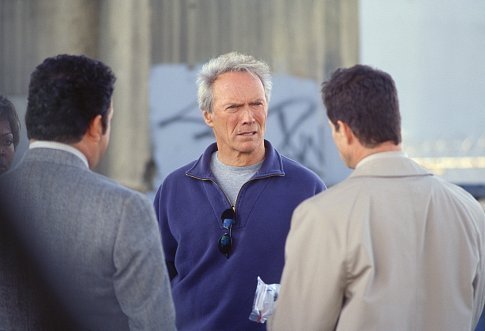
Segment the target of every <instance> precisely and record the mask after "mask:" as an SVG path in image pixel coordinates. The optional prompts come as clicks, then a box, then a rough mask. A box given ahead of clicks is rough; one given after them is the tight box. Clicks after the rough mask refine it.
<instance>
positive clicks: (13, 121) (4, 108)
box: [0, 95, 20, 148]
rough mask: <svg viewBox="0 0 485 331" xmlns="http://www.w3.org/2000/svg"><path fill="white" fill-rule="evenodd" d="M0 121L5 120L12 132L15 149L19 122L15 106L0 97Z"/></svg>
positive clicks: (17, 141)
mask: <svg viewBox="0 0 485 331" xmlns="http://www.w3.org/2000/svg"><path fill="white" fill-rule="evenodd" d="M0 120H7V121H8V124H9V125H10V130H12V135H13V146H14V147H15V148H17V145H18V144H19V141H20V121H19V117H18V115H17V111H16V110H15V106H14V105H13V103H12V102H10V100H8V99H7V98H6V97H4V96H3V95H0Z"/></svg>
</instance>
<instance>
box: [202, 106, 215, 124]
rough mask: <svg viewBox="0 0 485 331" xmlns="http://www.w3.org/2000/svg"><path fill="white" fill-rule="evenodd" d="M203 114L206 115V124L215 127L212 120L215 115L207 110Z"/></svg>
mask: <svg viewBox="0 0 485 331" xmlns="http://www.w3.org/2000/svg"><path fill="white" fill-rule="evenodd" d="M203 114H204V122H205V124H207V125H208V126H210V127H211V128H212V127H214V122H213V120H212V116H213V114H212V113H210V112H208V111H207V110H204V111H203Z"/></svg>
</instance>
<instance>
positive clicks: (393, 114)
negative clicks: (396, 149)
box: [322, 64, 401, 147]
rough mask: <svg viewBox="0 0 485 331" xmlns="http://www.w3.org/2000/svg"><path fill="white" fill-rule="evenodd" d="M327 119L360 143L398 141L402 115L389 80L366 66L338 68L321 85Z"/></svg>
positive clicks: (370, 144) (399, 139) (392, 83)
mask: <svg viewBox="0 0 485 331" xmlns="http://www.w3.org/2000/svg"><path fill="white" fill-rule="evenodd" d="M322 99H323V103H324V104H325V108H326V109H327V116H328V119H329V120H330V121H331V122H332V123H333V125H335V127H336V129H337V130H338V129H339V128H338V125H337V121H342V122H344V123H346V124H347V125H348V126H349V127H350V128H351V129H352V132H353V133H354V134H355V136H356V137H357V138H358V139H359V141H360V142H361V144H363V145H364V146H366V147H375V146H376V145H378V144H380V143H383V142H385V141H392V142H394V143H395V144H396V145H398V144H399V143H400V142H401V115H400V113H399V101H398V97H397V90H396V86H395V84H394V80H393V79H392V77H391V76H390V75H389V74H387V73H385V72H383V71H381V70H378V69H374V68H371V67H369V66H366V65H360V64H359V65H355V66H353V67H351V68H339V69H337V70H336V71H334V73H333V74H332V76H331V78H330V80H328V81H326V82H324V83H323V84H322Z"/></svg>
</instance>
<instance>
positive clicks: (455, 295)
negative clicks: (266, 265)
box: [270, 65, 485, 331]
mask: <svg viewBox="0 0 485 331" xmlns="http://www.w3.org/2000/svg"><path fill="white" fill-rule="evenodd" d="M322 94H323V100H324V103H325V106H326V109H327V116H328V118H329V123H330V126H331V128H332V135H333V139H334V141H335V144H336V146H337V148H338V150H339V152H340V154H341V157H342V159H343V160H344V162H345V163H346V165H347V166H348V167H350V168H352V169H354V171H353V173H352V174H351V175H350V176H349V178H347V179H346V180H344V181H343V182H341V183H340V184H338V185H336V186H334V187H332V188H330V189H329V190H327V191H325V192H322V193H320V194H319V195H317V196H315V197H313V198H310V199H308V200H306V201H305V202H303V203H302V204H300V206H299V207H298V208H297V209H296V210H295V212H294V214H293V218H292V224H291V230H290V233H289V236H288V239H287V242H286V263H285V268H284V271H283V276H282V284H281V293H280V296H279V298H278V301H277V306H276V311H275V314H274V316H273V318H272V320H271V321H270V328H271V329H272V330H339V331H344V330H346V331H351V330H352V331H355V330H361V331H363V330H393V331H396V330H426V331H432V330H440V331H443V330H445V331H446V330H449V331H456V330H473V329H474V328H475V326H476V324H477V322H478V319H479V317H480V313H481V312H482V309H483V305H484V300H485V260H484V259H485V238H484V236H485V214H484V211H483V209H482V208H481V206H480V205H479V203H478V202H477V201H476V200H474V198H473V197H472V196H471V195H469V194H468V193H467V192H465V191H464V190H462V189H461V188H459V187H457V186H455V185H453V184H450V183H447V182H445V181H443V180H442V179H440V178H438V177H436V176H434V175H433V174H431V173H429V172H428V171H426V170H425V169H423V168H421V167H420V166H419V165H418V164H416V163H415V162H414V161H412V160H411V159H409V158H408V157H406V155H405V154H404V153H403V152H402V151H401V132H400V131H401V128H400V124H401V123H400V122H401V120H400V113H399V106H398V99H397V92H396V88H395V85H394V82H393V80H392V78H391V77H390V76H389V75H388V74H387V73H384V72H382V71H380V70H376V69H373V68H371V67H368V66H363V65H356V66H354V67H352V68H348V69H338V70H337V71H336V72H335V73H334V74H333V75H332V77H331V79H330V80H329V81H327V82H325V83H324V84H323V88H322ZM430 125H432V123H430Z"/></svg>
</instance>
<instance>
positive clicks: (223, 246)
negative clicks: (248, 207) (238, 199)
mask: <svg viewBox="0 0 485 331" xmlns="http://www.w3.org/2000/svg"><path fill="white" fill-rule="evenodd" d="M221 221H222V227H223V228H224V229H226V230H227V231H228V232H226V233H224V234H223V235H222V237H220V238H219V242H218V244H219V245H218V246H219V250H220V251H221V253H222V254H224V255H225V256H226V257H227V258H229V253H231V249H232V235H231V232H232V226H233V225H234V224H235V223H236V217H235V215H234V209H232V208H229V209H226V210H224V211H223V212H222V215H221Z"/></svg>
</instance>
